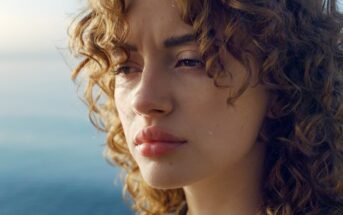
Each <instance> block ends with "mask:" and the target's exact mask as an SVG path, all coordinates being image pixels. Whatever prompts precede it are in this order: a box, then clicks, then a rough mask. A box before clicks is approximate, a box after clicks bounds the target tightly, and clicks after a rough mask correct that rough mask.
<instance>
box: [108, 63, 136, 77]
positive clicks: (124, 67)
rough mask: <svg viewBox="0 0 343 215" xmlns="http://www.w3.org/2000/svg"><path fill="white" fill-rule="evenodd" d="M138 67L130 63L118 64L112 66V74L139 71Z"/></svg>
mask: <svg viewBox="0 0 343 215" xmlns="http://www.w3.org/2000/svg"><path fill="white" fill-rule="evenodd" d="M139 71H140V69H139V68H138V67H137V66H132V65H118V66H116V67H115V68H114V74H115V75H119V74H123V75H128V74H130V73H134V72H139Z"/></svg>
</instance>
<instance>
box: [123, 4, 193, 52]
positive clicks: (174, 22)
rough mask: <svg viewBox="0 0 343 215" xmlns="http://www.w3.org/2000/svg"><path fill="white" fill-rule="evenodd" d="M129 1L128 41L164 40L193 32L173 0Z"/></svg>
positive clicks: (127, 16) (127, 17) (127, 15)
mask: <svg viewBox="0 0 343 215" xmlns="http://www.w3.org/2000/svg"><path fill="white" fill-rule="evenodd" d="M127 3H128V5H127V14H126V16H125V17H126V20H127V22H128V25H129V34H128V37H127V42H134V41H139V40H141V41H142V42H143V41H145V42H149V41H147V40H153V41H163V40H165V39H166V38H169V37H171V36H173V35H185V34H189V33H191V32H192V26H190V25H187V24H186V23H185V22H184V21H183V20H182V19H181V16H180V13H179V10H178V7H177V4H176V2H175V1H173V0H131V1H127ZM150 42H151V41H150ZM137 45H140V44H137Z"/></svg>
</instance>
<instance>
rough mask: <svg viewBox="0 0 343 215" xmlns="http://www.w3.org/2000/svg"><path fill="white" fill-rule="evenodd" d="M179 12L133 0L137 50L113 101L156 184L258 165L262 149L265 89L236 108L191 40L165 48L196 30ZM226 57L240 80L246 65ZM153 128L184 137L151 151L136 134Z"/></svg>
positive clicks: (251, 91)
mask: <svg viewBox="0 0 343 215" xmlns="http://www.w3.org/2000/svg"><path fill="white" fill-rule="evenodd" d="M178 14H179V13H178V10H177V7H176V6H175V5H174V4H173V2H172V1H160V0H149V2H147V1H146V0H140V1H134V2H133V3H132V5H131V6H130V11H129V14H128V22H129V25H130V33H129V36H128V39H127V43H128V44H131V46H134V47H135V49H137V50H136V51H132V53H131V54H130V59H128V62H127V63H125V65H122V66H121V67H120V70H119V72H121V73H120V74H118V75H117V76H116V88H115V102H116V106H117V109H118V113H119V117H120V120H121V122H122V125H123V129H124V133H125V136H126V140H127V143H128V146H129V150H130V152H131V154H132V155H133V157H134V159H135V160H136V162H137V163H138V165H139V168H140V171H141V173H142V176H143V178H144V179H145V180H146V182H147V183H148V184H150V185H151V186H153V187H157V188H176V187H183V186H186V185H190V184H193V183H195V182H199V181H201V180H206V178H209V177H213V176H220V175H221V176H223V175H225V177H229V176H230V174H235V171H237V170H238V169H240V168H246V169H249V168H255V167H254V162H256V161H257V160H262V159H263V153H264V147H263V146H262V145H261V144H260V143H256V138H257V135H258V132H259V130H260V127H261V124H262V122H263V119H264V115H265V112H266V109H267V103H268V93H267V91H266V90H265V89H264V88H263V87H262V86H260V85H258V86H255V87H251V88H248V90H247V91H246V92H245V93H244V94H243V95H242V96H241V97H240V98H239V99H238V100H237V101H236V103H235V106H228V105H227V104H226V99H227V98H228V96H229V95H230V91H231V90H230V89H228V88H225V89H219V88H217V87H215V86H214V84H213V80H212V79H210V78H209V77H208V76H207V75H206V73H205V70H204V67H203V62H202V61H201V57H200V54H199V52H198V47H197V44H196V43H195V42H194V41H186V42H184V43H180V44H177V45H175V44H174V45H175V46H174V45H172V46H166V40H168V39H170V38H177V37H179V36H182V35H188V34H190V33H191V31H192V27H191V26H189V25H186V24H185V23H184V22H183V21H182V20H181V18H180V17H179V15H178ZM226 59H227V62H226V63H229V64H230V68H232V73H233V75H234V77H233V82H234V83H233V85H234V86H235V85H237V83H238V82H239V80H242V79H243V75H244V74H245V71H244V67H243V66H242V65H241V64H240V63H239V62H238V61H237V60H235V59H234V58H232V56H230V55H228V56H227V58H226ZM236 82H237V83H236ZM148 126H155V127H158V128H159V129H162V130H163V131H165V132H168V133H170V134H172V135H174V136H176V137H178V138H180V139H183V140H186V143H184V144H182V145H181V146H179V147H176V148H174V149H172V150H170V151H168V153H164V154H162V155H161V156H146V154H144V153H142V151H141V149H140V148H139V147H138V146H137V145H135V144H134V139H135V137H136V135H137V134H138V133H139V132H140V131H141V130H142V129H143V128H146V127H148Z"/></svg>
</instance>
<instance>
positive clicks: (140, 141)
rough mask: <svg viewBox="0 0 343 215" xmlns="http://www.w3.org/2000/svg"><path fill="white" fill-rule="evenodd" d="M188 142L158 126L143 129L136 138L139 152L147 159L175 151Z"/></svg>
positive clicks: (135, 142)
mask: <svg viewBox="0 0 343 215" xmlns="http://www.w3.org/2000/svg"><path fill="white" fill-rule="evenodd" d="M185 143H187V140H185V139H183V138H180V137H177V136H175V135H173V134H171V133H168V132H166V131H164V130H162V129H161V128H159V127H157V126H149V127H145V128H143V129H142V130H141V131H140V132H139V133H138V134H137V135H136V136H135V138H134V145H135V146H136V149H137V150H138V152H139V153H140V154H141V155H143V156H145V157H159V156H162V155H165V154H167V153H170V152H172V151H174V150H175V149H176V148H178V147H180V146H182V145H183V144H185Z"/></svg>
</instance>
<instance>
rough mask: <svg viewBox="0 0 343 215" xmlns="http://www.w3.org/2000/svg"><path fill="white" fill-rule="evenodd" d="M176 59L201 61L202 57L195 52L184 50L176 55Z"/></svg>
mask: <svg viewBox="0 0 343 215" xmlns="http://www.w3.org/2000/svg"><path fill="white" fill-rule="evenodd" d="M176 59H198V60H202V56H201V55H200V53H199V52H198V51H195V50H184V51H181V52H180V53H178V54H177V55H176Z"/></svg>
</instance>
